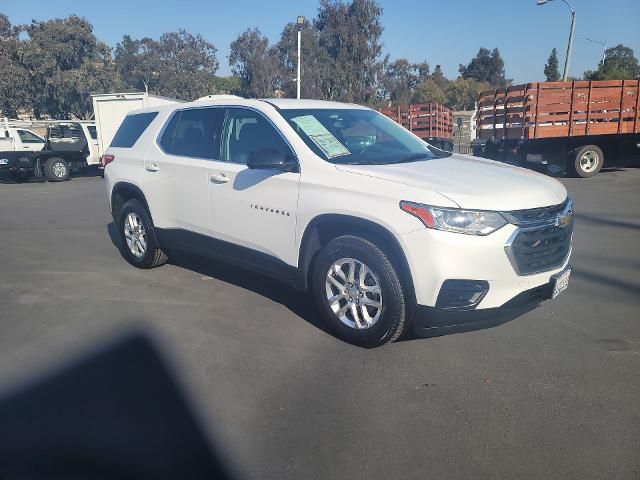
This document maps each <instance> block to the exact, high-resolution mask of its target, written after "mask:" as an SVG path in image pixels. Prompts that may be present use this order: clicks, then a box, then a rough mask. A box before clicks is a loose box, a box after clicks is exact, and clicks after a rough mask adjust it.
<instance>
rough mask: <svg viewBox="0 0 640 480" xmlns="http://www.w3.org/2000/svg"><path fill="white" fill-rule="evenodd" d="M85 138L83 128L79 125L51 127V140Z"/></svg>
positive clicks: (62, 124)
mask: <svg viewBox="0 0 640 480" xmlns="http://www.w3.org/2000/svg"><path fill="white" fill-rule="evenodd" d="M65 138H73V139H79V138H80V139H81V138H84V135H83V134H82V128H81V127H80V125H78V124H77V123H58V124H55V125H51V126H50V127H49V139H51V140H61V139H65Z"/></svg>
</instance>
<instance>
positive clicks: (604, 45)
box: [585, 38, 607, 67]
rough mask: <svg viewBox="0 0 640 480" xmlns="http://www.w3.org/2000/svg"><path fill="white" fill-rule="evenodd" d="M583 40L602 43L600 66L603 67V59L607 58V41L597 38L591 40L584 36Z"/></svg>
mask: <svg viewBox="0 0 640 480" xmlns="http://www.w3.org/2000/svg"><path fill="white" fill-rule="evenodd" d="M585 40H588V41H590V42H593V43H597V44H598V45H602V66H603V67H604V61H605V59H606V58H607V42H599V41H597V40H591V39H590V38H585Z"/></svg>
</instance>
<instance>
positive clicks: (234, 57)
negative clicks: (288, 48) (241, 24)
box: [229, 28, 282, 98]
mask: <svg viewBox="0 0 640 480" xmlns="http://www.w3.org/2000/svg"><path fill="white" fill-rule="evenodd" d="M229 65H231V71H232V72H233V74H234V75H236V76H237V77H239V78H240V92H241V94H242V95H243V96H245V97H257V98H265V97H273V96H275V95H276V94H277V92H278V90H279V89H280V86H281V84H282V68H281V66H280V63H279V62H278V56H277V51H276V49H275V48H274V47H270V46H269V39H268V38H267V37H266V36H264V35H263V34H262V32H260V29H258V28H254V29H247V30H245V31H244V32H243V33H241V34H240V36H239V37H238V38H237V39H236V40H234V41H233V42H232V43H231V53H230V54H229Z"/></svg>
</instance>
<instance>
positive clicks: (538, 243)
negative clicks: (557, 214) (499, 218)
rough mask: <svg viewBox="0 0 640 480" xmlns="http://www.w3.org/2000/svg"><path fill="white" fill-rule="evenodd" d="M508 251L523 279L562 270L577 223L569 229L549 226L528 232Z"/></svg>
mask: <svg viewBox="0 0 640 480" xmlns="http://www.w3.org/2000/svg"><path fill="white" fill-rule="evenodd" d="M517 232H518V233H517V235H516V236H515V238H514V239H513V241H512V242H511V243H510V245H507V247H505V248H506V251H507V255H508V256H509V259H510V260H511V263H512V264H513V267H514V268H515V270H516V272H517V273H518V274H519V275H531V274H533V273H540V272H544V271H547V270H553V269H554V268H558V267H560V266H561V265H562V264H563V263H564V262H565V260H566V259H567V257H568V256H569V252H570V250H571V234H572V233H573V219H571V221H570V222H569V223H568V224H567V225H566V226H559V225H555V224H551V225H550V224H547V225H543V226H539V227H531V228H524V229H521V230H518V231H517Z"/></svg>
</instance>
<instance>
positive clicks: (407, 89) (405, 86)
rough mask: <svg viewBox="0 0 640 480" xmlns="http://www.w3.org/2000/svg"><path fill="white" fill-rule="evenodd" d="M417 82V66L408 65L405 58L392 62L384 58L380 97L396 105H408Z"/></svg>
mask: <svg viewBox="0 0 640 480" xmlns="http://www.w3.org/2000/svg"><path fill="white" fill-rule="evenodd" d="M423 68H424V67H423ZM427 71H428V66H427ZM419 81H420V71H419V67H418V65H416V64H413V63H410V62H409V61H408V60H407V59H406V58H399V59H398V60H395V61H393V62H389V59H388V58H385V61H384V75H383V76H382V78H381V79H380V83H381V92H380V96H381V97H382V98H384V99H388V100H389V101H391V102H393V103H396V104H401V105H403V104H407V103H410V102H411V101H412V100H413V97H414V95H415V89H416V87H417V86H418V83H419Z"/></svg>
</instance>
